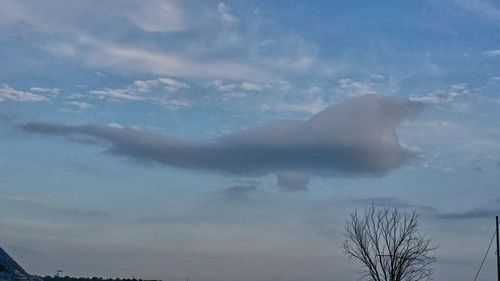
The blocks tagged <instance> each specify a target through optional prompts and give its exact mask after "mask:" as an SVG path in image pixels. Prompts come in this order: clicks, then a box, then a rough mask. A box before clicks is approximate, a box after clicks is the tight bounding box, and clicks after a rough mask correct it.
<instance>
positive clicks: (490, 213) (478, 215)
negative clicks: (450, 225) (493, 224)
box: [438, 207, 500, 219]
mask: <svg viewBox="0 0 500 281" xmlns="http://www.w3.org/2000/svg"><path fill="white" fill-rule="evenodd" d="M498 215H500V208H486V207H479V208H475V209H472V210H469V211H466V212H463V213H444V214H439V215H438V217H439V218H443V219H486V218H487V219H491V218H494V217H495V216H498Z"/></svg>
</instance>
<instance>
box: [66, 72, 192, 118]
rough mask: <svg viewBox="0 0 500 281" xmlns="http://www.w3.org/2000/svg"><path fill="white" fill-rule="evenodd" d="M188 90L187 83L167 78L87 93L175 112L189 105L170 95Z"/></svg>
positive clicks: (138, 81) (139, 81)
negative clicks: (148, 104)
mask: <svg viewBox="0 0 500 281" xmlns="http://www.w3.org/2000/svg"><path fill="white" fill-rule="evenodd" d="M190 88H191V86H190V85H189V84H187V83H184V82H181V81H177V80H174V79H172V78H168V77H160V78H157V79H151V80H136V81H134V82H133V83H131V84H130V85H128V86H126V87H124V88H121V89H109V88H104V89H100V90H92V91H90V92H89V93H90V94H91V95H95V96H97V97H98V98H100V99H104V100H107V101H144V102H148V103H151V104H155V105H160V106H163V107H165V108H168V109H170V110H177V109H180V108H183V107H189V106H190V105H191V103H190V102H189V101H187V100H185V99H183V98H175V97H173V96H172V95H173V94H175V93H177V92H180V91H184V90H188V89H190ZM74 105H76V104H74Z"/></svg>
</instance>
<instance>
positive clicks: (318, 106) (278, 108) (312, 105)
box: [261, 98, 328, 114]
mask: <svg viewBox="0 0 500 281" xmlns="http://www.w3.org/2000/svg"><path fill="white" fill-rule="evenodd" d="M327 107H328V104H327V103H326V102H325V101H324V100H323V99H322V98H316V99H314V100H311V101H305V102H302V103H285V102H279V103H278V104H275V105H272V106H271V105H269V104H263V105H262V106H261V109H262V110H264V111H274V112H294V113H309V114H317V113H318V112H320V111H322V110H324V109H325V108H327Z"/></svg>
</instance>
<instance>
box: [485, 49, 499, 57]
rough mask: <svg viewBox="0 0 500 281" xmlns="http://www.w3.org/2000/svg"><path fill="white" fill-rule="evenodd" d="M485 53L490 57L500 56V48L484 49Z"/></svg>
mask: <svg viewBox="0 0 500 281" xmlns="http://www.w3.org/2000/svg"><path fill="white" fill-rule="evenodd" d="M483 55H485V56H488V57H500V50H488V51H484V52H483Z"/></svg>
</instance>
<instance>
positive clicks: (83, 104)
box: [66, 101, 93, 109]
mask: <svg viewBox="0 0 500 281" xmlns="http://www.w3.org/2000/svg"><path fill="white" fill-rule="evenodd" d="M66 104H67V105H71V106H74V107H77V108H79V109H89V108H92V107H93V106H92V105H91V104H90V103H88V102H84V101H70V102H67V103H66Z"/></svg>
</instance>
